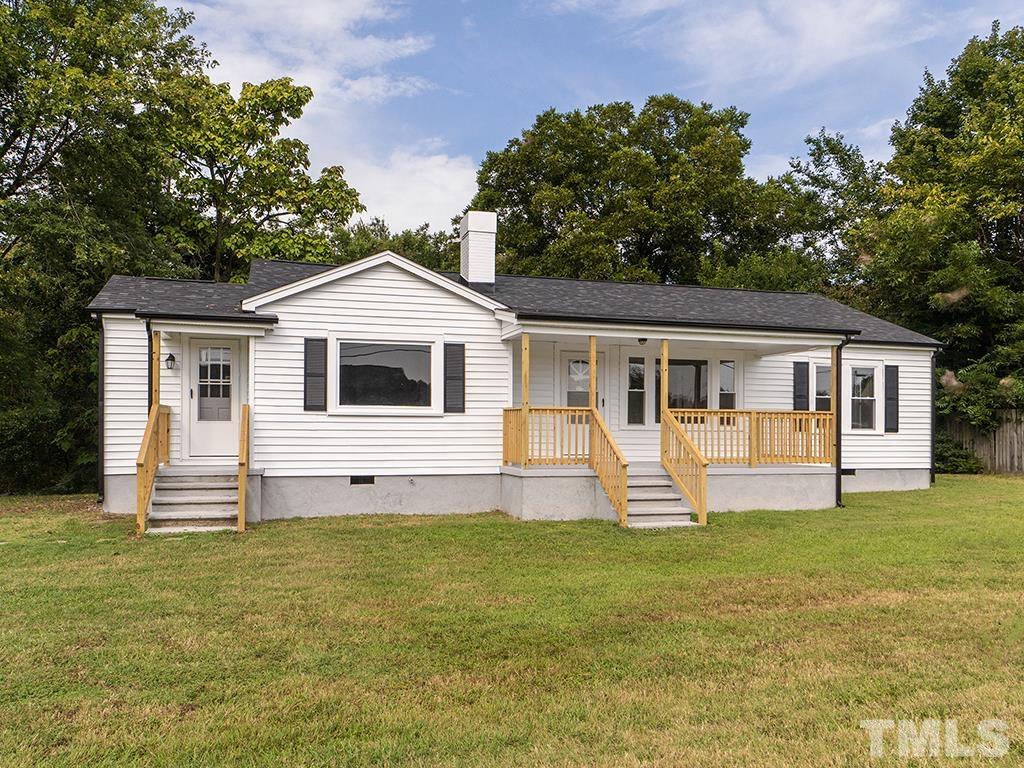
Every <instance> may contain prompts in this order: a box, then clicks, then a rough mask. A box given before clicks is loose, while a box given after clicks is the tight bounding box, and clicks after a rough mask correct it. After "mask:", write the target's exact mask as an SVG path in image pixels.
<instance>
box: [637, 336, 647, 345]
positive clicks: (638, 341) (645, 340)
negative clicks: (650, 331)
mask: <svg viewBox="0 0 1024 768" xmlns="http://www.w3.org/2000/svg"><path fill="white" fill-rule="evenodd" d="M636 341H637V343H638V344H639V345H640V346H641V347H642V346H643V345H644V344H646V343H647V339H646V338H643V339H637V340H636Z"/></svg>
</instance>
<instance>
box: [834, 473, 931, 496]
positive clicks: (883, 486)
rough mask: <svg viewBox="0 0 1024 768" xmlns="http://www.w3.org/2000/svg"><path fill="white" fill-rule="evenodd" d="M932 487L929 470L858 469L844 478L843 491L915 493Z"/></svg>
mask: <svg viewBox="0 0 1024 768" xmlns="http://www.w3.org/2000/svg"><path fill="white" fill-rule="evenodd" d="M930 485H931V472H930V471H929V470H927V469H858V470H857V474H855V475H844V476H843V491H844V492H849V493H858V492H861V491H915V490H920V489H922V488H928V487H929V486H930Z"/></svg>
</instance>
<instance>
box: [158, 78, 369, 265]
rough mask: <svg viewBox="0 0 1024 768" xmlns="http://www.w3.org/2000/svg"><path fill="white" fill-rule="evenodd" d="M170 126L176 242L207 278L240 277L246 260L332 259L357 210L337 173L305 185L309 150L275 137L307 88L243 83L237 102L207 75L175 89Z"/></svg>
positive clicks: (301, 104) (296, 113)
mask: <svg viewBox="0 0 1024 768" xmlns="http://www.w3.org/2000/svg"><path fill="white" fill-rule="evenodd" d="M183 92H184V97H183V98H182V99H180V104H181V105H182V107H183V109H182V110H181V112H180V114H179V115H178V117H177V119H176V120H175V123H174V131H173V134H174V135H173V139H172V146H173V153H174V156H175V157H176V158H177V160H178V162H179V173H178V175H177V176H176V178H175V179H174V191H175V193H176V197H177V200H178V203H179V206H180V207H181V210H182V212H183V216H182V224H181V227H180V229H179V233H178V234H179V238H178V240H177V243H176V245H177V246H178V248H179V249H180V250H181V251H182V252H183V253H184V254H185V255H186V258H187V259H188V260H189V261H190V263H192V264H194V265H195V266H196V268H197V269H198V270H199V271H200V272H201V273H202V274H203V275H204V276H207V277H212V278H213V279H214V280H227V279H230V278H231V277H244V275H245V274H247V273H248V268H247V267H248V260H249V258H250V257H251V256H273V257H279V258H289V259H305V260H309V261H331V260H332V257H333V254H334V250H335V249H334V247H333V246H332V243H331V233H332V232H334V231H336V230H337V229H338V228H339V226H342V225H344V224H345V223H347V222H348V220H349V219H350V218H351V216H352V214H353V213H355V212H356V211H360V210H362V205H361V204H360V202H359V195H358V194H357V193H356V191H355V190H354V189H352V187H350V186H349V185H348V183H347V182H346V181H345V177H344V172H343V169H342V168H341V167H340V166H331V167H329V168H324V169H323V170H322V171H321V172H320V175H319V177H317V178H316V179H313V178H312V177H311V176H310V175H309V173H308V169H309V146H308V145H307V144H305V142H302V141H300V140H299V139H295V138H289V137H285V136H282V135H281V132H282V130H283V129H284V128H286V127H287V126H288V125H289V124H290V123H291V122H292V121H294V120H297V119H298V118H299V117H301V116H302V111H303V109H304V108H305V106H306V104H308V103H309V101H310V99H311V98H313V91H312V90H311V89H310V88H307V87H305V86H299V85H295V84H294V83H292V81H291V79H290V78H286V77H285V78H280V79H277V80H268V81H267V82H265V83H259V84H252V83H246V84H244V85H243V86H242V90H241V93H240V94H239V96H238V98H235V97H234V96H233V95H232V94H231V90H230V88H229V86H228V85H227V84H215V83H212V82H210V80H209V79H208V78H206V77H205V76H197V77H194V78H191V79H190V80H189V81H187V82H185V83H183Z"/></svg>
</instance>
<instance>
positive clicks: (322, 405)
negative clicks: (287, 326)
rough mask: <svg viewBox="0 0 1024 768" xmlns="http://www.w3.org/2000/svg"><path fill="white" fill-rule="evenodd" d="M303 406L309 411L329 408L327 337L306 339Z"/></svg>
mask: <svg viewBox="0 0 1024 768" xmlns="http://www.w3.org/2000/svg"><path fill="white" fill-rule="evenodd" d="M304 341H305V345H304V348H303V351H304V357H305V362H304V364H303V377H302V383H303V390H304V392H303V400H302V407H303V409H304V410H307V411H326V410H327V339H304Z"/></svg>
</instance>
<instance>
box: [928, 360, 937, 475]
mask: <svg viewBox="0 0 1024 768" xmlns="http://www.w3.org/2000/svg"><path fill="white" fill-rule="evenodd" d="M930 392H931V395H932V439H931V440H929V441H928V467H929V470H930V477H929V484H930V485H935V423H936V421H937V419H936V414H935V350H934V349H933V350H932V386H931V389H930Z"/></svg>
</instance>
